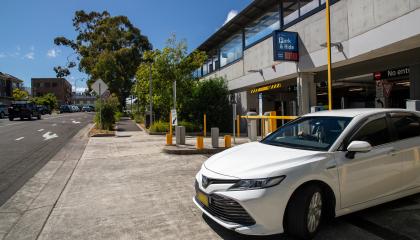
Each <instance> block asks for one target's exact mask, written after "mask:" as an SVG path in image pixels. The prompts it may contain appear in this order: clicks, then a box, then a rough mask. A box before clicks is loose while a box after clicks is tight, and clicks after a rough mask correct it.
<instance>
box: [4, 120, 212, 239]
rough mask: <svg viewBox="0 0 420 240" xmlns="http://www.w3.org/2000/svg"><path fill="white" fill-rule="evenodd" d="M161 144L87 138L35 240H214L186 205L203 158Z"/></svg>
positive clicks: (126, 135)
mask: <svg viewBox="0 0 420 240" xmlns="http://www.w3.org/2000/svg"><path fill="white" fill-rule="evenodd" d="M124 129H129V127H128V126H125V127H124ZM130 130H131V128H130ZM163 144H164V138H163V137H162V136H149V135H146V134H145V133H144V132H143V131H121V132H117V137H106V138H91V139H90V140H89V143H88V145H87V147H86V150H85V152H84V154H83V156H82V158H81V159H80V162H79V163H78V165H77V167H76V169H75V171H74V173H73V176H72V177H71V179H70V181H69V182H68V184H67V186H66V187H65V189H64V191H63V193H62V195H61V196H60V199H59V200H58V202H57V204H56V205H55V207H54V209H53V210H52V212H51V214H50V216H49V218H48V221H47V222H46V224H45V226H44V227H43V229H42V232H41V233H40V235H39V238H38V239H214V238H217V234H216V233H214V232H213V231H211V230H210V229H209V227H208V225H207V224H206V223H205V222H204V221H203V219H202V217H201V212H200V211H199V210H198V209H197V208H196V207H194V205H193V203H192V200H191V199H192V197H193V195H194V178H193V176H194V175H195V173H196V172H197V171H198V169H199V167H200V165H201V163H202V162H203V161H204V160H205V159H206V157H204V156H197V155H196V156H192V157H189V156H173V155H167V154H164V153H162V150H161V149H162V146H163ZM6 239H9V238H6ZM10 239H12V238H10ZM14 239H18V238H14ZM19 239H22V238H19Z"/></svg>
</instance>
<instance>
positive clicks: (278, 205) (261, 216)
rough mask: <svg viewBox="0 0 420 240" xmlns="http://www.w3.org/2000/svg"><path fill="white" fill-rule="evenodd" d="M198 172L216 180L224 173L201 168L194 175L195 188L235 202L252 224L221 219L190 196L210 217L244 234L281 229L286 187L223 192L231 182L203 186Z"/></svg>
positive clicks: (272, 232)
mask: <svg viewBox="0 0 420 240" xmlns="http://www.w3.org/2000/svg"><path fill="white" fill-rule="evenodd" d="M203 171H204V173H203ZM202 174H204V175H205V176H208V177H209V176H210V177H211V178H216V179H217V178H218V177H219V179H220V178H222V179H223V178H225V179H226V176H223V175H219V176H217V175H218V174H216V173H213V172H210V171H208V170H205V169H204V170H203V169H202V171H200V172H199V173H198V174H197V176H196V181H197V182H196V188H197V190H198V191H201V192H203V193H205V194H206V195H208V196H212V195H216V196H221V197H223V198H226V199H231V200H232V201H234V202H236V203H237V204H239V205H240V206H241V207H242V208H243V209H244V210H245V211H246V213H247V214H248V215H249V216H250V217H251V219H252V220H253V223H252V224H250V223H249V222H245V224H244V222H241V221H239V222H238V221H236V222H235V221H228V220H226V219H223V218H221V217H220V215H218V214H214V211H213V212H212V211H211V209H209V208H208V207H205V206H204V205H203V204H202V203H201V202H200V201H198V199H197V198H196V197H194V198H193V202H194V203H195V204H196V205H197V207H198V208H199V209H200V210H201V211H203V213H204V214H206V215H207V216H208V217H210V218H211V219H212V220H214V221H215V222H217V223H218V224H220V225H221V226H223V227H225V228H228V229H231V230H234V231H236V232H238V233H241V234H246V235H272V234H278V233H283V232H284V229H283V216H284V212H285V209H286V206H287V200H288V199H289V193H288V189H287V188H285V187H283V186H282V184H280V185H277V186H275V187H272V188H267V189H258V190H248V191H227V189H228V188H229V187H230V186H231V185H232V184H230V185H226V184H220V185H219V184H213V185H210V186H208V187H207V188H203V186H202V184H201V176H202Z"/></svg>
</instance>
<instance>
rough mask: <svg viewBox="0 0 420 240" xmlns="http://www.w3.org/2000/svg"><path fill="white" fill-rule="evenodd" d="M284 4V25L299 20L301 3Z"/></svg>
mask: <svg viewBox="0 0 420 240" xmlns="http://www.w3.org/2000/svg"><path fill="white" fill-rule="evenodd" d="M282 4H283V6H282V7H283V24H284V25H287V24H289V23H291V22H292V21H293V20H296V19H298V18H299V1H283V2H282Z"/></svg>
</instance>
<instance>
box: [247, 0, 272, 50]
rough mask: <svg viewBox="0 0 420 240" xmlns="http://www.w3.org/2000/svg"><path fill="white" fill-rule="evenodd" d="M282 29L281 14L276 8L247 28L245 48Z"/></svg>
mask: <svg viewBox="0 0 420 240" xmlns="http://www.w3.org/2000/svg"><path fill="white" fill-rule="evenodd" d="M278 29H280V13H279V10H278V7H277V6H275V7H274V8H273V9H272V10H271V11H269V12H267V13H266V14H264V15H263V16H262V17H260V18H258V19H257V20H256V21H254V22H252V23H250V24H249V25H248V26H247V27H245V47H248V46H250V45H252V44H253V43H255V42H257V41H259V40H260V39H262V38H264V37H266V36H267V35H269V34H271V33H272V32H273V31H274V30H278Z"/></svg>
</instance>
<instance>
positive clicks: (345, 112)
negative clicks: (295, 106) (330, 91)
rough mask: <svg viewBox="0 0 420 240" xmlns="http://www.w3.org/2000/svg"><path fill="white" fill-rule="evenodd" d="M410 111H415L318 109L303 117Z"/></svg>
mask: <svg viewBox="0 0 420 240" xmlns="http://www.w3.org/2000/svg"><path fill="white" fill-rule="evenodd" d="M392 111H394V112H410V113H415V112H413V111H409V110H406V109H402V108H351V109H337V110H331V111H319V112H315V113H309V114H306V115H304V117H351V118H354V117H356V116H362V115H363V116H366V115H373V114H377V113H385V112H392Z"/></svg>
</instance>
